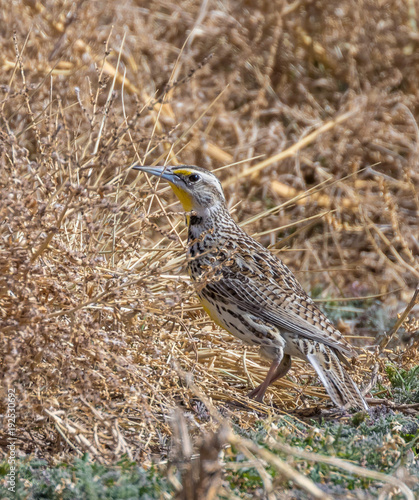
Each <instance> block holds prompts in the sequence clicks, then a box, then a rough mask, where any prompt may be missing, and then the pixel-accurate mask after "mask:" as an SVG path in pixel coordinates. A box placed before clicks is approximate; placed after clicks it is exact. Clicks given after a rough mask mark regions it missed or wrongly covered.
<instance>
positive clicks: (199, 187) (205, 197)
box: [132, 165, 225, 214]
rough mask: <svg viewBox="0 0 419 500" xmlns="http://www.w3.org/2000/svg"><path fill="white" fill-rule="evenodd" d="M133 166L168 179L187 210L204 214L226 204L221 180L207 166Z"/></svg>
mask: <svg viewBox="0 0 419 500" xmlns="http://www.w3.org/2000/svg"><path fill="white" fill-rule="evenodd" d="M132 168H134V169H136V170H141V172H146V173H147V174H151V175H156V176H157V177H161V178H162V179H164V180H166V181H168V182H169V184H170V186H171V187H172V189H173V191H174V192H175V194H176V196H177V197H178V198H179V201H180V202H181V203H182V205H183V208H184V210H186V211H187V212H189V211H191V210H193V211H194V212H197V213H198V214H202V213H204V212H207V211H212V210H213V209H217V208H218V207H221V206H224V205H225V198H224V193H223V188H222V187H221V183H220V181H219V180H218V179H217V177H215V175H214V174H212V173H211V172H210V171H209V170H206V169H205V168H202V167H195V166H191V165H180V166H175V167H173V166H172V167H169V166H167V167H142V166H140V165H135V166H133V167H132Z"/></svg>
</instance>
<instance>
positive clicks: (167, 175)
mask: <svg viewBox="0 0 419 500" xmlns="http://www.w3.org/2000/svg"><path fill="white" fill-rule="evenodd" d="M131 168H133V169H134V170H141V172H145V173H146V174H150V175H156V176H157V177H161V178H162V179H164V180H166V181H169V182H172V183H176V180H177V179H178V177H177V175H175V174H172V172H170V170H167V169H168V167H143V166H141V165H133V166H132V167H131Z"/></svg>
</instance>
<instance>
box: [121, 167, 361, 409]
mask: <svg viewBox="0 0 419 500" xmlns="http://www.w3.org/2000/svg"><path fill="white" fill-rule="evenodd" d="M131 168H133V169H135V170H139V171H141V172H145V173H147V174H150V175H153V176H157V177H160V178H161V179H163V180H166V181H168V182H169V185H170V186H171V188H172V189H173V191H174V193H175V194H176V196H177V197H178V199H179V201H180V202H181V204H182V206H183V209H184V210H185V212H186V223H187V226H188V243H187V259H186V260H187V267H188V272H189V275H190V277H191V280H192V282H193V283H194V286H195V291H196V293H197V295H198V298H199V300H200V302H201V304H202V307H203V309H204V310H205V311H206V312H207V313H208V315H209V316H210V317H211V319H212V320H213V321H214V322H215V323H216V324H217V325H218V326H220V327H221V328H223V329H225V330H227V331H228V332H229V333H231V334H232V335H234V336H235V337H237V338H238V339H240V340H241V341H243V342H244V343H245V344H247V345H252V346H259V348H260V354H261V355H262V356H263V357H265V358H268V360H270V361H271V365H270V368H269V370H268V373H267V375H266V378H265V379H264V381H263V382H262V383H261V384H260V385H259V386H257V387H256V388H254V389H253V390H252V391H250V392H249V394H248V396H249V398H252V399H254V400H256V401H258V402H263V400H264V396H265V392H266V390H267V388H268V387H269V385H271V384H273V383H274V382H275V381H276V380H278V379H279V378H281V377H284V376H285V375H286V374H287V373H288V371H289V370H290V368H291V359H292V357H297V358H300V359H303V360H305V361H307V362H308V363H310V364H311V366H312V367H313V368H314V370H315V371H316V373H317V375H318V377H319V379H320V381H321V382H322V384H323V385H324V387H325V389H326V391H327V393H328V395H329V397H330V398H331V400H332V401H333V403H334V404H335V405H336V406H338V407H339V408H341V409H349V408H352V407H353V408H358V409H362V410H368V405H367V403H366V401H365V399H364V398H363V396H362V395H361V392H360V390H359V388H358V387H357V385H356V384H355V382H354V381H353V380H352V378H351V376H350V375H349V373H348V371H347V370H346V369H345V368H344V365H346V367H348V366H349V362H348V359H347V358H353V357H355V356H356V351H355V350H354V348H353V347H352V345H351V344H350V343H349V342H348V341H347V340H346V339H345V338H344V337H343V335H342V333H341V332H340V331H339V330H337V329H336V328H335V327H334V325H333V324H332V322H331V321H330V320H329V319H328V318H327V316H326V315H325V314H324V313H323V312H322V311H321V310H320V309H319V308H318V307H317V306H316V304H315V303H314V301H313V300H312V298H311V297H310V296H309V295H308V294H307V293H306V292H305V291H304V289H303V288H302V286H301V285H300V283H299V282H298V281H297V279H296V278H295V276H294V275H293V273H292V272H291V271H290V269H289V268H288V267H287V266H286V265H285V264H284V263H283V262H282V261H281V260H280V259H279V258H278V257H276V256H275V255H274V254H272V253H271V252H270V251H269V250H268V249H267V248H265V247H264V246H263V245H262V244H261V243H259V242H258V241H256V240H255V239H254V238H252V237H251V236H249V235H248V234H247V233H246V232H245V231H244V230H243V229H242V228H240V227H239V226H238V224H237V223H236V222H235V221H234V219H233V217H232V216H231V215H230V213H229V211H228V209H227V205H226V199H225V195H224V191H223V188H222V185H221V182H220V181H219V179H218V178H217V177H216V176H215V175H214V174H213V173H212V172H211V171H209V170H207V169H205V168H203V167H198V166H193V165H180V166H164V167H161V166H153V167H152V166H142V165H138V164H134V165H133V166H132V167H131Z"/></svg>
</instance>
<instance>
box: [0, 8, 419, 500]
mask: <svg viewBox="0 0 419 500" xmlns="http://www.w3.org/2000/svg"><path fill="white" fill-rule="evenodd" d="M415 9H416V6H415V4H414V2H402V1H384V2H378V1H377V0H368V1H366V2H363V3H359V2H355V1H351V0H343V1H339V2H336V1H332V2H328V3H327V4H325V3H324V2H317V1H309V0H303V1H299V0H296V1H295V2H288V3H287V2H286V1H279V0H278V1H277V0H273V1H270V2H266V1H262V0H260V1H252V2H250V1H240V2H239V1H233V0H231V1H226V2H222V3H220V2H216V1H215V0H208V1H204V2H199V1H197V0H188V1H186V0H185V1H183V0H182V1H180V2H176V3H175V2H173V3H172V2H166V1H164V0H156V1H154V2H152V3H150V2H147V1H142V0H137V1H134V0H132V1H131V0H122V1H121V2H107V3H106V8H105V7H104V4H103V3H101V2H96V1H83V0H80V1H79V2H66V1H58V2H53V1H49V0H47V1H45V2H42V3H41V2H39V1H36V0H33V1H29V0H28V1H25V2H18V1H11V2H9V3H8V4H7V5H5V6H4V7H3V8H2V16H1V19H0V37H1V47H2V51H1V54H0V65H1V68H2V71H1V74H0V92H1V96H0V121H1V131H0V141H1V147H0V161H1V169H0V189H1V194H0V220H1V221H2V224H0V269H1V273H0V274H1V276H0V345H1V353H2V356H1V359H0V376H1V383H0V390H1V391H2V397H1V403H0V405H1V406H0V408H1V418H2V426H1V429H2V430H1V431H0V445H1V451H2V459H3V462H2V465H1V468H0V475H1V482H0V492H1V494H2V496H3V497H5V498H8V497H11V495H12V494H15V496H16V498H118V499H119V498H148V497H149V498H171V497H172V496H173V495H176V494H178V495H179V497H180V498H194V496H193V495H195V497H196V498H211V495H215V496H218V497H219V498H268V499H273V498H280V499H282V498H284V499H285V498H290V499H291V498H326V495H329V496H330V497H332V498H365V499H368V498H374V497H376V496H379V495H381V498H386V496H387V498H403V497H404V498H414V495H415V494H417V490H418V488H419V485H418V476H419V472H418V439H419V430H418V426H419V385H418V378H419V377H418V370H419V368H418V366H419V336H418V307H417V306H415V304H414V303H413V302H412V297H414V293H415V289H416V288H417V284H418V280H419V259H418V255H419V241H418V231H417V228H418V210H419V200H418V192H419V167H418V155H419V146H418V144H419V130H418V126H417V120H418V114H419V90H418V85H417V82H418V79H419V58H418V54H419V51H418V43H419V34H418V28H417V14H416V10H415ZM134 162H140V163H142V164H160V165H162V164H164V162H167V163H168V164H196V165H200V166H204V167H206V168H209V169H211V170H214V171H216V174H217V175H218V176H219V178H220V179H221V181H222V183H223V186H224V189H225V193H226V198H227V201H228V206H229V209H230V210H231V212H232V214H233V217H234V218H235V219H236V220H237V221H239V223H240V224H241V225H242V226H243V227H244V229H245V230H246V231H247V232H248V233H249V234H252V235H253V236H254V237H255V238H256V239H258V240H259V241H260V242H261V243H262V244H263V245H265V246H267V247H269V248H270V249H271V251H272V252H274V253H276V254H277V255H278V256H279V257H280V258H281V259H282V260H283V261H284V262H285V263H286V264H287V265H288V266H289V267H290V268H291V269H292V271H293V272H294V273H295V274H296V276H297V278H298V279H299V280H300V282H301V283H302V285H303V286H304V288H305V289H306V290H307V291H308V292H309V293H310V295H311V296H312V297H313V298H314V299H315V300H316V301H317V303H318V304H319V306H320V307H321V308H322V309H323V310H324V312H325V313H326V314H327V315H328V316H329V317H330V318H331V319H332V321H333V322H334V323H335V324H336V326H337V327H338V328H339V329H340V330H341V331H342V333H343V334H344V335H345V336H346V337H347V338H348V340H349V341H350V342H351V343H353V344H354V345H355V346H357V348H358V352H359V355H358V357H357V358H356V359H354V360H352V362H351V363H352V370H351V373H352V376H353V377H354V378H355V380H356V381H357V382H358V383H359V385H360V386H361V387H363V388H364V389H365V390H366V391H367V399H368V401H369V403H370V406H371V408H372V410H371V413H370V414H363V413H360V414H359V413H358V414H354V413H341V412H337V411H336V410H335V409H334V408H333V406H332V405H331V404H330V401H329V400H328V397H327V395H326V394H325V391H324V389H323V387H322V385H321V383H320V381H319V380H318V379H317V377H316V375H315V373H314V372H313V371H312V370H311V369H310V367H309V366H308V365H307V364H305V363H303V362H299V361H297V362H295V363H294V364H293V369H292V371H291V372H290V374H289V375H288V376H287V377H285V378H284V379H283V380H280V381H278V382H277V383H276V384H275V386H274V387H272V388H271V389H270V390H269V391H268V393H267V397H266V400H265V404H258V403H255V402H251V401H249V400H248V399H247V398H246V396H245V395H246V393H247V392H248V391H249V387H251V386H254V385H256V384H258V383H260V381H261V380H262V379H263V377H264V375H265V374H266V370H267V368H268V365H267V362H266V361H265V360H263V359H262V358H260V356H259V354H258V351H257V350H255V349H253V348H247V347H245V346H243V345H242V344H241V343H240V342H239V341H236V340H235V339H232V338H231V337H230V336H229V334H227V333H226V332H224V331H222V330H220V329H219V328H218V327H217V326H216V325H214V323H213V322H212V321H211V320H210V319H209V318H208V317H207V316H206V315H205V313H204V312H203V311H202V309H201V308H200V306H199V304H198V302H197V300H196V298H195V296H194V291H193V288H192V286H191V283H190V281H189V278H188V277H187V274H186V272H185V237H186V233H185V228H184V216H183V213H182V211H181V208H180V206H179V204H178V203H177V201H176V199H175V197H174V195H173V193H172V192H171V191H170V189H169V188H168V187H167V186H166V185H165V184H164V183H156V180H155V179H147V178H146V177H145V176H144V175H143V174H139V173H138V172H133V171H131V170H130V169H129V167H130V165H132V164H133V163H134ZM409 304H410V305H409ZM403 313H406V317H405V316H403ZM12 445H13V446H14V448H13V447H12ZM287 446H288V447H287ZM12 455H13V456H12ZM14 457H15V458H16V461H17V462H16V466H17V467H18V472H17V482H16V491H15V492H11V491H9V490H8V489H7V488H8V487H9V486H10V481H8V479H9V480H10V478H11V476H10V473H11V472H13V470H12V469H11V466H13V464H14V463H13V462H11V461H10V459H11V458H14ZM355 466H357V467H358V468H355V469H354V468H353V467H355ZM351 467H352V468H351ZM304 481H305V482H304ZM415 491H416V493H415ZM188 495H189V496H188ZM191 495H192V496H191ZM316 495H317V496H316ZM383 495H384V497H383ZM409 495H413V496H411V497H409ZM11 498H14V497H11Z"/></svg>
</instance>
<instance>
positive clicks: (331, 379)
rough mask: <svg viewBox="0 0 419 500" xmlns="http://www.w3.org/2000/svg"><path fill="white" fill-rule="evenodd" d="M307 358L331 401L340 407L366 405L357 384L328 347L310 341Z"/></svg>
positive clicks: (364, 406)
mask: <svg viewBox="0 0 419 500" xmlns="http://www.w3.org/2000/svg"><path fill="white" fill-rule="evenodd" d="M311 344H312V345H311V346H310V347H311V349H310V352H309V353H308V354H306V356H307V360H308V361H309V362H310V363H311V364H312V366H313V368H314V369H315V370H316V372H317V375H318V376H319V377H320V380H321V381H322V383H323V385H324V386H325V388H326V391H327V393H328V394H329V396H330V397H331V399H332V401H333V402H334V403H335V404H336V405H337V406H340V407H341V408H351V407H354V408H362V409H365V410H368V405H367V403H366V402H365V400H364V398H363V397H362V395H361V392H360V391H359V389H358V387H357V385H356V384H355V382H354V381H353V380H352V378H351V377H350V375H349V373H348V372H347V371H346V370H345V369H344V368H343V366H342V363H341V362H340V360H339V358H338V355H337V353H336V352H335V351H334V350H333V349H332V348H330V347H328V346H326V345H324V344H320V343H317V342H312V343H311Z"/></svg>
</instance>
